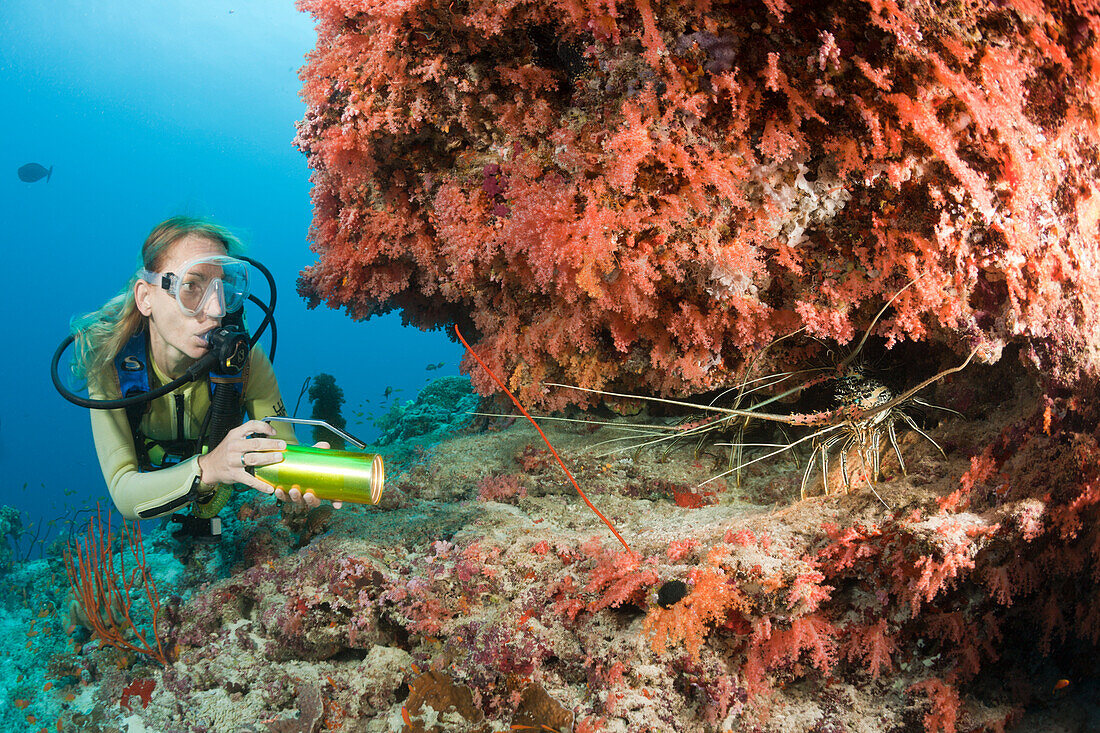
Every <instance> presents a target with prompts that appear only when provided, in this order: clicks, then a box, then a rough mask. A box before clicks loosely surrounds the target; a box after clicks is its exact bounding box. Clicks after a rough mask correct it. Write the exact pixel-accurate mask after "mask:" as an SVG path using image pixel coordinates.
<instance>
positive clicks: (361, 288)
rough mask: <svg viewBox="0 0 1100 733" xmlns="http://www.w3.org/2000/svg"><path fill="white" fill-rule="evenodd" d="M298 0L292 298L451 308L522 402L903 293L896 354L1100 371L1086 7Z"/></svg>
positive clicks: (736, 364) (840, 335)
mask: <svg viewBox="0 0 1100 733" xmlns="http://www.w3.org/2000/svg"><path fill="white" fill-rule="evenodd" d="M298 4H299V7H300V8H302V9H303V10H305V11H308V12H310V13H312V14H313V15H314V17H315V18H316V19H317V32H318V42H317V47H316V49H315V50H314V51H313V52H312V53H311V54H310V56H309V62H308V64H307V66H306V67H305V68H304V69H303V71H302V79H303V81H304V88H303V97H304V99H305V101H306V104H307V112H306V116H305V119H304V120H303V121H302V122H301V124H300V125H299V130H298V136H297V145H298V146H299V148H300V149H301V150H302V151H303V152H304V153H305V154H306V155H307V157H308V159H309V163H310V166H311V167H312V168H313V170H314V174H313V178H312V180H313V186H314V187H313V194H312V196H313V202H314V209H315V215H314V221H313V227H312V234H311V236H312V240H313V249H314V251H315V252H316V253H317V255H318V258H319V259H318V261H317V262H316V263H315V264H313V265H311V266H310V267H307V268H306V269H305V270H304V271H303V272H302V274H301V277H300V280H299V291H300V292H301V294H302V295H303V296H305V297H306V298H307V299H308V300H309V302H310V304H311V305H313V306H315V305H317V304H319V303H320V302H322V301H324V302H326V303H327V304H328V305H329V306H331V307H334V308H335V307H343V308H346V309H347V311H348V313H349V314H350V315H351V316H352V317H354V318H367V317H369V316H372V315H375V314H379V313H383V312H386V311H390V310H393V309H399V310H401V312H402V314H403V317H404V319H405V320H406V321H407V322H409V323H412V324H415V325H417V326H419V327H422V328H434V327H438V326H442V325H445V324H450V323H460V324H462V325H463V327H464V328H466V329H467V330H468V331H469V332H472V333H473V334H475V339H476V342H477V343H476V344H475V347H476V348H477V349H478V351H479V353H481V354H483V355H484V356H485V358H486V360H487V361H488V363H489V364H490V366H491V367H492V368H493V369H494V370H496V371H499V372H502V373H504V374H505V375H506V376H507V379H506V381H507V382H509V383H510V384H511V385H512V386H513V387H515V388H516V390H517V392H518V395H519V397H520V398H521V399H522V400H523V401H524V402H525V403H528V404H540V405H542V406H551V407H552V406H556V405H561V404H563V403H564V402H566V401H569V400H577V399H583V398H582V397H580V396H578V394H576V393H571V394H557V393H555V394H550V393H548V392H546V391H545V388H544V387H542V386H541V383H543V382H546V381H564V382H571V383H575V384H579V385H582V386H587V387H608V386H615V387H618V388H621V389H634V390H649V391H665V392H667V391H685V392H686V391H701V390H705V389H709V388H713V387H716V386H718V385H721V384H723V383H725V382H728V381H729V380H730V379H731V378H732V377H733V376H734V375H735V374H736V372H737V370H738V369H739V368H740V367H741V366H742V365H743V361H744V355H745V354H746V353H747V352H750V351H753V350H756V349H759V348H760V347H761V346H762V345H764V344H766V343H767V342H768V341H769V340H770V339H772V338H774V337H775V336H777V335H780V334H783V333H787V332H790V331H791V330H793V329H795V328H797V327H799V326H805V327H806V328H807V333H808V334H810V335H813V336H819V337H827V338H832V339H836V340H840V341H846V340H848V339H850V338H851V337H852V336H853V334H854V333H856V332H858V331H860V330H862V329H865V328H866V327H867V326H868V324H869V323H870V321H871V317H872V316H873V314H874V313H875V311H876V310H877V309H878V307H879V306H880V305H881V304H882V303H883V302H884V301H885V300H886V299H888V298H889V297H890V296H891V295H893V294H894V293H896V292H898V291H899V289H900V288H901V287H902V286H904V285H905V283H907V282H908V281H910V280H912V279H914V278H919V279H918V280H917V282H916V284H915V285H914V286H913V287H911V288H909V289H908V290H907V291H906V292H904V293H903V294H901V296H900V297H899V298H898V299H897V300H896V301H895V304H894V309H893V312H892V313H891V314H890V315H888V316H887V317H885V318H884V319H882V321H881V322H880V323H878V324H877V326H876V330H877V332H878V333H879V334H880V335H882V336H884V337H885V338H886V339H887V342H888V343H893V342H894V341H896V340H899V339H918V340H919V339H927V340H934V341H937V342H940V343H944V344H947V345H949V346H951V345H955V344H957V343H958V342H959V341H960V340H964V341H967V342H969V345H982V346H984V347H985V348H984V352H983V355H984V357H985V358H986V359H987V360H991V359H994V358H996V357H997V355H998V354H999V350H1000V347H1001V346H1003V345H1004V344H1005V343H1006V342H1008V341H1012V340H1015V341H1019V342H1021V343H1024V344H1025V345H1026V347H1027V348H1026V350H1025V353H1026V355H1027V356H1028V357H1029V358H1030V359H1031V360H1032V361H1033V362H1035V363H1036V364H1038V365H1039V366H1041V367H1042V368H1043V370H1044V371H1045V372H1046V373H1049V374H1051V375H1052V376H1053V377H1054V378H1055V379H1056V380H1057V379H1061V380H1071V379H1074V378H1076V377H1078V376H1080V375H1081V374H1082V373H1084V372H1093V373H1095V372H1096V371H1098V367H1100V320H1098V318H1100V317H1098V314H1100V271H1098V267H1100V258H1098V253H1097V223H1098V220H1100V181H1098V165H1100V133H1098V131H1097V129H1098V128H1097V119H1096V112H1097V101H1098V93H1100V84H1098V81H1097V80H1098V79H1100V45H1098V44H1097V36H1098V33H1100V17H1098V16H1097V13H1096V10H1095V7H1094V5H1093V4H1091V3H1089V2H1086V0H1067V2H1065V3H1061V4H1058V5H1056V6H1055V5H1042V4H1038V3H1030V2H1022V1H1021V2H1013V1H1012V0H1008V1H1007V2H1003V3H969V4H961V5H960V4H957V3H935V2H929V1H928V0H904V1H902V2H894V1H893V0H866V2H864V3H836V2H821V3H786V2H781V1H780V0H773V1H772V2H767V3H763V4H760V5H756V6H753V5H751V4H750V5H747V6H745V5H741V4H739V5H737V6H732V5H729V6H727V5H720V4H717V3H712V2H707V1H704V2H695V1H694V0H692V1H691V2H687V1H686V0H683V1H676V0H668V1H665V2H657V1H651V0H637V1H636V2H634V3H629V2H627V3H612V2H607V3H605V2H601V1H599V0H588V1H582V0H540V1H538V2H522V3H521V2H516V1H515V0H509V1H506V2H501V1H500V0H464V1H463V2H458V3H455V2H450V0H411V1H409V2H404V3H386V2H359V3H350V2H346V0H299V3H298ZM958 350H960V351H965V350H967V349H966V348H962V349H958ZM473 379H474V382H475V385H476V386H477V387H478V388H479V389H480V390H482V391H491V390H492V389H493V385H492V384H491V383H490V381H489V379H488V377H487V376H486V375H483V374H481V373H479V372H478V371H476V370H474V373H473Z"/></svg>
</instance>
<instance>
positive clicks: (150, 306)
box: [134, 234, 226, 377]
mask: <svg viewBox="0 0 1100 733" xmlns="http://www.w3.org/2000/svg"><path fill="white" fill-rule="evenodd" d="M225 253H226V252H225V248H224V247H222V245H221V244H219V243H218V242H214V241H212V240H209V239H206V238H205V237H200V236H197V235H194V234H189V235H187V236H186V237H184V238H183V239H180V240H179V241H177V242H176V243H175V244H173V245H172V246H171V247H170V248H169V249H168V252H167V255H166V256H165V257H164V260H163V262H162V263H161V265H160V267H159V268H158V269H159V271H160V272H161V273H166V272H174V273H180V272H182V271H183V266H184V265H185V264H186V263H188V262H191V261H192V260H196V259H199V258H200V257H209V256H212V255H224V254H225ZM134 299H135V301H136V303H137V307H138V310H139V311H140V312H141V313H142V315H145V316H147V317H148V318H149V343H150V347H151V348H152V352H153V359H154V360H155V361H156V362H157V366H159V367H160V369H161V371H163V372H164V373H165V374H167V375H169V376H171V377H177V376H179V375H180V374H182V373H183V370H184V369H186V368H187V367H188V366H190V365H191V364H192V363H193V362H194V361H195V360H197V359H199V358H201V357H202V355H203V354H205V353H206V352H207V350H208V347H207V345H206V340H205V338H204V336H205V335H206V333H207V332H209V331H210V330H211V329H213V328H217V327H218V326H219V325H221V322H222V317H223V316H224V315H225V305H224V303H223V301H222V299H221V298H208V299H207V301H206V302H205V303H204V304H203V308H202V310H200V311H199V312H198V313H196V314H195V315H193V316H188V315H185V314H184V313H183V311H182V310H181V309H180V305H179V303H178V302H177V301H176V296H174V295H172V294H170V293H169V292H168V291H167V290H164V289H163V288H161V287H159V285H152V284H150V283H147V282H145V281H144V280H139V281H138V282H137V284H136V285H135V286H134Z"/></svg>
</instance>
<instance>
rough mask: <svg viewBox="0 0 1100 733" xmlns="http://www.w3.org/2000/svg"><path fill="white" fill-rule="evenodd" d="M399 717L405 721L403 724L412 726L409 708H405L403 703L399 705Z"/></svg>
mask: <svg viewBox="0 0 1100 733" xmlns="http://www.w3.org/2000/svg"><path fill="white" fill-rule="evenodd" d="M401 719H402V720H404V721H405V725H407V726H409V727H410V728H412V727H413V722H412V718H410V717H409V709H408V708H406V707H405V706H404V705H402V706H401Z"/></svg>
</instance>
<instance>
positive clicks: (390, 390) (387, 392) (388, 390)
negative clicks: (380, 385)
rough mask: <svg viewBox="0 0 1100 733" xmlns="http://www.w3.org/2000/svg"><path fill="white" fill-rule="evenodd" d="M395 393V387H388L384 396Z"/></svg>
mask: <svg viewBox="0 0 1100 733" xmlns="http://www.w3.org/2000/svg"><path fill="white" fill-rule="evenodd" d="M391 394H393V387H386V391H385V392H383V393H382V396H383V397H389V396H390V395H391Z"/></svg>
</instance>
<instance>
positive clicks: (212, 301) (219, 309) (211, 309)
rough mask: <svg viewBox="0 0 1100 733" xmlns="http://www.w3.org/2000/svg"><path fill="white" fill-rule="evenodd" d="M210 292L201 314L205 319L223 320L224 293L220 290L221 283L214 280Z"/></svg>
mask: <svg viewBox="0 0 1100 733" xmlns="http://www.w3.org/2000/svg"><path fill="white" fill-rule="evenodd" d="M210 288H211V292H210V293H208V294H207V296H206V303H205V307H204V308H203V314H204V315H205V316H206V317H207V318H224V317H225V291H224V289H223V288H222V281H221V280H215V281H214V282H212V283H211V284H210Z"/></svg>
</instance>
